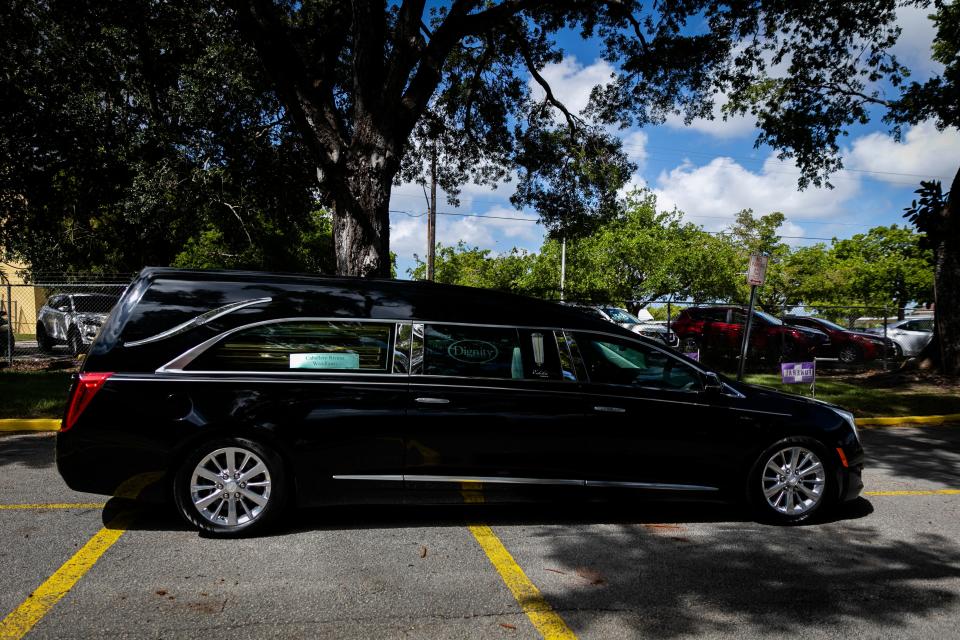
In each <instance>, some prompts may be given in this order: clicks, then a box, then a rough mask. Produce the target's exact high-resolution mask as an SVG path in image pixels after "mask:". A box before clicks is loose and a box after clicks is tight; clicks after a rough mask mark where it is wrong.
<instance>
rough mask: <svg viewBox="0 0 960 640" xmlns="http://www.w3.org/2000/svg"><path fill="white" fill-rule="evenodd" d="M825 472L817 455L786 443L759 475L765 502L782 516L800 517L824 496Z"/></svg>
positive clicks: (814, 506)
mask: <svg viewBox="0 0 960 640" xmlns="http://www.w3.org/2000/svg"><path fill="white" fill-rule="evenodd" d="M826 480H827V474H826V470H825V469H824V467H823V463H822V462H821V461H820V458H819V457H817V455H816V454H815V453H814V452H813V451H811V450H809V449H807V448H806V447H801V446H786V447H784V448H782V449H780V450H778V451H776V452H775V453H774V454H773V455H772V456H770V458H769V459H768V460H767V462H766V464H765V465H764V467H763V473H762V474H761V476H760V482H761V490H762V492H763V496H764V498H765V499H766V501H767V504H768V505H769V506H770V507H771V508H772V509H773V510H774V511H776V512H777V513H780V514H782V515H785V516H802V515H804V514H806V513H809V512H810V511H812V510H813V509H815V508H816V507H817V505H819V504H820V503H821V502H822V501H823V497H824V487H825V486H826Z"/></svg>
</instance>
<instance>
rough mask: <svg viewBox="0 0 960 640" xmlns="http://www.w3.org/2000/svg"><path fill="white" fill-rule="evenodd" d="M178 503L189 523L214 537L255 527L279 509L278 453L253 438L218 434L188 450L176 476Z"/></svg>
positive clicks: (281, 493)
mask: <svg viewBox="0 0 960 640" xmlns="http://www.w3.org/2000/svg"><path fill="white" fill-rule="evenodd" d="M174 496H175V499H176V503H177V508H178V509H179V510H180V513H181V514H182V515H183V517H184V518H186V519H187V521H188V522H189V523H191V524H192V525H193V526H195V527H197V528H198V529H200V530H201V531H203V532H205V533H207V534H210V535H213V536H217V537H234V536H239V535H247V534H249V533H251V532H254V531H259V530H261V529H263V528H264V527H265V526H267V525H268V524H269V523H270V522H271V521H273V520H275V519H276V518H277V517H278V516H279V515H280V512H281V511H282V510H283V506H284V502H285V498H286V481H285V476H284V472H283V464H282V462H281V460H280V457H279V456H278V455H277V454H276V453H274V452H273V451H271V450H270V449H268V448H267V447H265V446H263V445H261V444H260V443H258V442H255V441H253V440H248V439H246V438H221V439H218V440H212V441H210V442H207V443H205V444H203V445H201V446H199V447H198V448H196V449H194V451H193V452H192V453H191V454H190V455H189V456H187V458H186V459H185V460H184V462H183V465H182V466H181V467H180V471H179V473H177V477H176V479H175V482H174Z"/></svg>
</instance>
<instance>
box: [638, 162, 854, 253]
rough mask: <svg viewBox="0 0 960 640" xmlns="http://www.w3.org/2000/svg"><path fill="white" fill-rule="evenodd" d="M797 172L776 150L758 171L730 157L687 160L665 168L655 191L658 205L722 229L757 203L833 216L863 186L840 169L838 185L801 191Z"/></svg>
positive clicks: (762, 210)
mask: <svg viewBox="0 0 960 640" xmlns="http://www.w3.org/2000/svg"><path fill="white" fill-rule="evenodd" d="M798 175H799V172H798V171H797V168H796V166H794V165H793V164H791V163H787V162H782V161H780V160H778V159H777V158H776V156H775V155H773V154H771V155H770V156H769V157H768V158H767V160H766V161H765V162H764V163H763V168H762V169H761V170H760V171H759V172H753V171H750V170H748V169H746V168H744V167H743V166H741V165H740V164H738V163H737V162H735V161H734V160H733V159H731V158H723V157H720V158H714V159H713V160H712V161H711V162H710V163H709V164H706V165H703V166H696V165H694V164H692V163H690V162H689V161H688V162H685V163H684V164H682V165H680V166H679V167H676V168H675V169H673V170H671V171H669V172H666V171H664V172H661V173H660V175H659V176H658V177H657V180H656V185H655V188H654V193H655V194H656V196H657V199H658V205H659V206H660V207H662V208H664V209H670V208H672V207H673V206H676V207H677V208H678V209H680V210H681V211H683V212H684V213H685V214H687V216H688V217H689V218H690V219H691V220H692V221H693V222H695V223H697V224H702V225H703V226H704V227H705V228H707V229H710V230H719V229H722V228H724V227H726V226H728V225H729V224H730V222H731V221H732V220H733V218H734V216H735V215H736V213H737V212H738V211H740V210H741V209H753V210H754V212H755V213H756V214H757V215H764V214H767V213H770V212H773V211H781V212H783V213H784V214H785V215H786V216H787V217H788V218H790V217H793V216H796V217H799V218H825V217H829V216H835V215H837V214H840V213H842V212H843V211H844V209H845V203H846V202H847V201H848V200H850V199H851V198H852V197H853V196H854V195H856V194H857V191H858V190H859V188H860V181H859V179H858V178H857V177H856V176H851V175H850V174H848V173H846V172H842V171H841V172H838V173H837V174H836V175H835V176H833V179H832V182H833V184H834V185H835V187H836V188H834V189H832V190H831V189H817V188H814V187H810V188H808V189H806V190H804V191H800V190H798V189H797V177H798ZM797 229H799V227H797ZM801 231H802V229H801ZM784 233H785V232H784ZM786 235H802V234H801V233H790V234H786Z"/></svg>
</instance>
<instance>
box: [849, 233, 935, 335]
mask: <svg viewBox="0 0 960 640" xmlns="http://www.w3.org/2000/svg"><path fill="white" fill-rule="evenodd" d="M920 241H921V236H920V235H919V234H916V233H914V232H912V231H911V230H910V229H907V228H905V227H899V226H897V225H892V226H889V227H874V228H873V229H870V231H868V232H867V233H858V234H856V235H854V236H853V237H852V238H850V239H848V240H837V241H834V243H833V257H834V259H835V261H836V268H838V269H839V270H840V271H841V272H842V273H845V275H846V279H847V281H846V283H845V284H846V287H845V288H846V296H847V299H848V300H855V301H856V302H858V303H859V304H862V305H865V306H873V307H878V308H886V309H891V308H892V309H896V310H897V317H898V318H900V319H903V317H904V309H905V307H906V306H907V304H908V303H910V302H920V303H925V302H930V301H931V300H932V298H933V269H932V268H931V265H932V262H933V260H932V255H931V253H930V251H929V250H924V249H922V248H921V246H920Z"/></svg>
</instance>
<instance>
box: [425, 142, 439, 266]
mask: <svg viewBox="0 0 960 640" xmlns="http://www.w3.org/2000/svg"><path fill="white" fill-rule="evenodd" d="M436 248H437V146H436V145H433V147H432V151H431V153H430V211H429V212H428V213H427V280H429V281H431V282H433V278H434V273H433V265H434V258H435V256H434V253H435V251H436Z"/></svg>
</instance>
